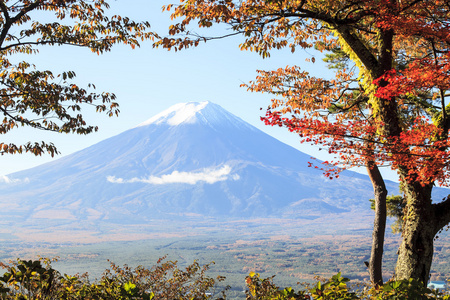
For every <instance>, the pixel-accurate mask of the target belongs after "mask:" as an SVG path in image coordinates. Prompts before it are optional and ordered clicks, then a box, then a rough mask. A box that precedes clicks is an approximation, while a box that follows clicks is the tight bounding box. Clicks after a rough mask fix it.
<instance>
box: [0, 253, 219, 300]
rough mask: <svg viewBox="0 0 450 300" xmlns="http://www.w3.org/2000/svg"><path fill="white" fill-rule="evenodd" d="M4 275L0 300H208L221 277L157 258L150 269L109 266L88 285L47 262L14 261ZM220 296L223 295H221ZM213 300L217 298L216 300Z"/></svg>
mask: <svg viewBox="0 0 450 300" xmlns="http://www.w3.org/2000/svg"><path fill="white" fill-rule="evenodd" d="M0 266H1V267H2V268H3V269H4V270H5V271H6V272H5V273H4V274H3V276H1V277H0V295H1V296H0V299H8V300H9V299H18V300H19V299H20V300H22V299H23V300H25V299H39V300H41V299H42V300H44V299H45V300H47V299H48V300H50V299H86V300H90V299H92V300H94V299H95V300H96V299H111V300H113V299H114V300H116V299H119V300H121V299H142V300H150V299H174V300H175V299H179V300H184V299H195V300H197V299H198V300H199V299H210V298H212V297H213V296H214V287H215V286H216V284H217V283H218V282H221V281H223V280H224V277H220V276H219V277H217V278H211V277H208V276H206V274H205V272H206V271H207V270H208V269H209V265H205V266H200V265H199V264H198V263H197V262H194V263H193V264H191V265H189V266H188V267H186V268H185V269H180V268H178V267H177V263H176V262H174V261H165V260H164V259H160V260H159V261H158V263H157V264H156V265H155V266H153V267H152V268H151V269H146V268H144V267H142V266H139V267H137V268H135V269H131V268H129V267H128V266H124V267H122V268H121V267H118V266H117V265H115V264H113V263H111V269H110V270H106V271H105V272H104V273H103V276H102V278H101V279H100V280H98V281H96V282H95V283H91V282H90V281H89V278H88V276H87V274H84V275H76V276H69V275H66V274H64V275H61V274H60V273H59V272H58V271H56V270H55V269H53V268H52V267H51V265H50V261H49V260H47V259H41V260H38V261H31V260H30V261H22V260H17V262H14V263H12V264H10V265H5V264H1V265H0ZM221 294H223V293H221ZM216 299H219V298H217V297H216Z"/></svg>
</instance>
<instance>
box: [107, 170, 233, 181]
mask: <svg viewBox="0 0 450 300" xmlns="http://www.w3.org/2000/svg"><path fill="white" fill-rule="evenodd" d="M106 180H108V181H109V182H111V183H135V182H141V183H148V184H169V183H186V184H197V183H199V182H206V183H208V184H213V183H216V182H219V181H225V180H239V175H237V174H231V167H230V166H228V165H224V166H223V167H221V168H219V169H218V168H205V169H203V170H202V171H200V172H179V171H173V172H172V173H171V174H167V175H162V176H161V177H158V176H149V177H148V178H136V177H135V178H132V179H123V178H116V177H115V176H108V177H107V178H106Z"/></svg>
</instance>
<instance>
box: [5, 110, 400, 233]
mask: <svg viewBox="0 0 450 300" xmlns="http://www.w3.org/2000/svg"><path fill="white" fill-rule="evenodd" d="M309 160H310V155H306V154H304V153H302V152H300V151H298V150H296V149H294V148H293V147H291V146H288V145H286V144H284V143H282V142H280V141H278V140H276V139H275V138H273V137H270V136H269V135H267V134H265V133H263V132H262V131H260V130H259V129H256V128H255V127H253V126H251V125H250V124H248V123H246V122H244V121H243V120H241V119H240V118H238V117H236V116H234V115H232V114H231V113H229V112H227V111H226V110H224V109H223V108H221V107H220V106H219V105H217V104H213V103H210V102H200V103H184V104H178V105H175V106H173V107H171V108H169V109H167V110H165V111H163V112H162V113H160V114H157V115H156V116H154V117H152V118H150V119H149V120H147V121H146V122H143V123H141V124H139V125H138V126H136V127H134V128H131V129H129V130H127V131H125V132H123V133H121V134H118V135H116V136H114V137H111V138H109V139H106V140H104V141H101V142H99V143H97V144H95V145H92V146H90V147H88V148H86V149H83V150H81V151H78V152H76V153H73V154H71V155H68V156H65V157H62V158H60V159H58V160H56V161H53V162H50V163H47V164H44V165H41V166H38V167H35V168H32V169H29V170H25V171H21V172H17V173H13V174H11V175H10V180H11V181H12V182H14V181H15V182H16V183H15V184H14V183H13V184H9V185H8V184H6V183H3V184H0V191H1V194H0V206H1V207H3V208H4V209H3V212H2V213H1V212H0V215H2V216H4V217H7V218H8V217H10V216H14V218H18V219H19V220H22V221H23V222H24V223H26V224H30V225H32V224H37V223H39V222H44V221H49V220H53V221H55V220H57V221H58V222H62V223H64V222H66V223H75V222H79V221H89V222H92V223H93V224H100V223H102V222H110V223H115V224H122V223H123V224H124V223H129V222H135V223H136V224H139V223H141V224H143V223H145V222H148V221H149V220H154V219H164V218H171V217H173V216H174V215H190V216H193V215H195V216H202V217H217V218H252V217H289V218H290V217H295V218H317V217H320V215H321V214H320V213H321V211H320V210H322V215H324V214H325V215H326V214H339V213H344V212H350V211H354V212H355V214H357V213H364V214H370V208H369V205H368V201H367V200H368V199H369V198H370V197H371V196H372V186H371V184H370V181H369V180H368V178H367V177H364V175H361V174H357V173H354V172H344V173H343V174H342V175H341V177H340V179H339V180H333V181H330V180H328V179H325V178H324V177H323V175H322V172H321V171H319V170H316V169H314V168H308V167H307V162H308V161H309ZM27 178H28V179H27ZM25 181H28V182H25ZM17 187H20V190H19V191H18V188H17ZM390 187H391V190H392V189H394V188H396V184H395V183H392V184H390ZM11 199H14V201H11ZM306 199H308V201H309V202H308V201H306ZM302 200H304V201H303V203H309V206H310V207H313V206H316V209H307V208H305V207H304V206H303V208H302V206H301V205H298V204H297V205H293V204H294V203H302ZM305 201H306V202H305ZM55 222H56V221H55Z"/></svg>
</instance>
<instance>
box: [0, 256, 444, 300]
mask: <svg viewBox="0 0 450 300" xmlns="http://www.w3.org/2000/svg"><path fill="white" fill-rule="evenodd" d="M0 267H2V268H3V269H4V271H5V272H4V274H3V275H2V276H0V299H2V300H3V299H4V300H12V299H16V300H27V299H30V300H31V299H36V300H38V299H39V300H41V299H42V300H44V299H45V300H50V299H86V300H97V299H98V300H100V299H108V300H109V299H111V300H116V299H118V300H122V299H141V300H150V299H161V300H162V299H167V300H185V299H186V300H205V299H216V300H220V299H226V294H225V291H221V292H219V293H215V288H216V285H217V284H218V283H220V282H222V281H223V280H224V279H225V278H224V277H221V276H218V277H217V278H211V277H209V276H207V275H206V272H207V271H208V269H209V267H210V265H204V266H200V265H199V264H198V263H197V262H194V263H193V264H191V265H189V266H188V267H186V268H184V269H180V268H179V267H178V266H177V262H174V261H166V260H165V259H164V258H163V259H160V260H159V261H158V262H157V264H156V265H155V266H153V267H152V268H150V269H147V268H144V267H142V266H139V267H137V268H134V269H132V268H130V267H128V266H124V267H119V266H117V265H115V264H113V263H111V269H109V270H106V271H105V272H104V273H103V276H102V277H101V279H100V280H97V281H96V282H94V283H93V282H90V280H89V277H88V275H87V274H84V275H75V276H69V275H66V274H64V275H61V274H60V273H59V272H58V271H56V270H55V269H53V268H52V267H51V261H50V260H48V259H40V260H37V261H31V260H29V261H23V260H17V261H16V262H13V263H11V264H9V265H6V264H3V263H0ZM273 278H274V276H272V277H268V278H264V279H262V278H260V276H259V274H256V273H254V272H252V273H250V275H249V276H247V277H246V279H245V281H246V284H247V291H246V292H245V293H246V298H247V300H277V299H279V300H312V299H314V300H344V299H345V300H379V299H380V300H381V299H388V300H403V299H405V300H406V299H408V300H416V299H417V300H433V299H434V300H438V299H439V300H450V296H449V295H448V294H447V295H445V294H443V293H441V292H439V291H431V290H430V289H428V288H426V287H424V286H423V285H422V284H421V283H419V282H417V281H414V280H402V281H390V282H387V283H386V284H384V285H383V286H376V287H370V286H367V285H365V286H362V287H359V289H358V290H357V289H354V288H352V289H351V288H349V286H348V282H349V279H348V278H345V277H342V276H341V273H338V274H336V275H334V276H333V277H331V278H330V279H329V280H325V281H318V282H317V283H316V284H315V286H313V287H312V288H311V287H307V286H304V288H303V289H301V290H299V291H294V289H292V288H290V287H288V288H284V289H282V288H280V287H278V286H276V285H275V284H274V283H273Z"/></svg>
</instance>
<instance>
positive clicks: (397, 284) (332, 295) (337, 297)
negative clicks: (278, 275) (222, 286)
mask: <svg viewBox="0 0 450 300" xmlns="http://www.w3.org/2000/svg"><path fill="white" fill-rule="evenodd" d="M272 279H273V276H272V277H269V278H265V279H261V278H260V277H259V274H255V273H250V275H249V276H247V278H246V283H247V286H248V291H247V292H246V295H247V300H276V299H279V300H312V299H314V300H344V299H345V300H384V299H387V300H433V299H434V300H438V299H439V300H450V296H449V295H448V294H446V295H444V294H443V293H441V292H439V291H436V290H434V291H432V290H430V289H428V288H426V287H424V286H423V284H421V283H419V282H417V281H415V280H412V279H410V280H399V281H389V282H387V283H385V284H384V285H383V286H376V287H370V286H367V285H365V286H363V288H362V289H361V290H359V291H350V289H349V287H348V285H347V282H349V281H350V280H349V279H348V278H345V277H342V276H341V273H338V274H336V275H334V276H333V277H331V279H329V280H327V281H325V282H321V281H319V282H317V284H316V285H315V286H314V287H313V288H309V289H305V290H300V291H298V292H295V291H294V290H293V289H292V288H290V287H288V288H284V289H281V288H279V287H277V286H276V285H275V284H274V283H273V281H272Z"/></svg>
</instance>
